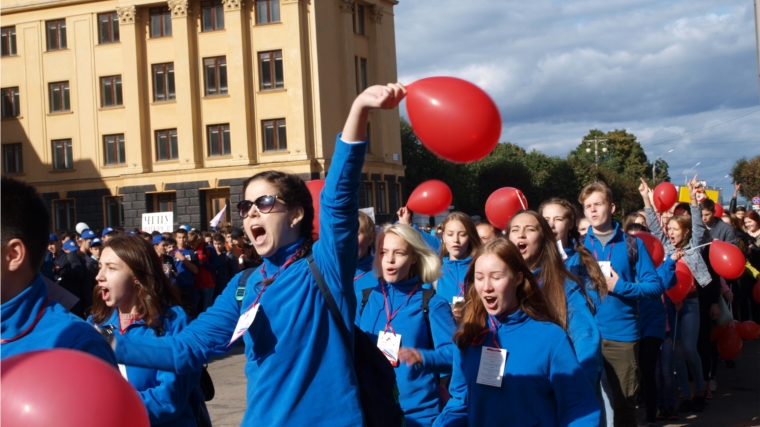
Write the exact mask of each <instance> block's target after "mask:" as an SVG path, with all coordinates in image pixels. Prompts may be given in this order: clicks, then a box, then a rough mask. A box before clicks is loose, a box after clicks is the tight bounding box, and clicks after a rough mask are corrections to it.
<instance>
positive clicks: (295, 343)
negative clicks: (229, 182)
mask: <svg viewBox="0 0 760 427" xmlns="http://www.w3.org/2000/svg"><path fill="white" fill-rule="evenodd" d="M405 93H406V89H405V88H404V87H403V86H402V85H400V84H389V85H388V86H372V87H370V88H368V89H366V90H365V91H364V92H362V93H361V94H360V95H359V96H358V97H357V98H356V100H355V101H354V103H353V105H352V107H351V111H350V113H349V115H348V119H347V120H346V124H345V127H344V128H343V133H342V134H339V135H338V138H337V139H336V142H335V151H334V154H333V158H332V162H331V165H330V171H329V174H328V175H327V179H326V183H325V186H324V189H323V190H322V193H321V196H320V239H319V240H318V241H317V242H316V243H313V242H312V231H313V225H312V221H313V218H314V206H313V204H312V199H311V195H310V193H309V190H308V188H307V187H306V184H305V183H304V182H303V181H302V180H301V179H300V178H298V176H296V175H292V174H287V173H282V172H276V171H269V172H262V173H260V174H257V175H255V176H253V177H252V178H250V179H248V180H247V181H246V182H245V184H244V195H245V201H244V202H241V203H240V204H239V206H238V207H239V209H240V214H241V215H242V216H243V217H244V218H243V226H244V230H245V232H246V234H247V235H248V236H249V237H250V239H251V241H252V242H253V245H254V247H255V248H256V251H257V252H258V254H259V255H260V256H261V257H262V258H263V260H264V264H263V265H262V267H261V268H257V269H256V270H254V272H253V274H251V275H250V276H249V278H248V280H247V282H245V288H244V289H243V290H241V292H238V283H237V282H238V280H239V277H240V275H237V276H235V277H233V278H232V280H231V282H230V284H229V285H228V286H227V288H226V289H225V290H224V291H223V292H222V294H221V295H220V296H219V297H218V298H217V299H216V301H215V302H214V305H213V306H212V307H211V308H209V309H208V310H207V311H206V312H205V313H203V314H202V315H201V316H200V317H198V319H197V320H195V321H194V322H193V323H192V324H190V326H188V327H187V328H186V329H185V330H184V331H182V333H180V334H178V335H175V336H172V337H168V338H161V339H159V338H152V339H148V338H145V339H130V338H129V337H118V338H117V340H116V342H115V350H116V353H117V359H118V360H120V361H121V362H122V363H130V364H139V365H143V366H151V367H154V368H159V369H168V370H174V371H176V372H187V371H192V370H194V369H199V368H200V367H201V366H202V365H203V364H204V363H208V360H209V359H210V358H211V357H212V356H214V355H218V354H221V353H223V352H225V351H226V350H227V349H229V348H230V344H231V343H233V342H235V341H236V340H237V339H238V338H240V337H241V336H242V338H243V340H244V342H245V355H246V365H245V374H246V377H247V379H248V390H247V393H246V401H247V405H246V411H245V414H244V416H243V421H242V424H241V425H242V426H254V425H256V426H259V425H261V426H285V425H309V426H335V425H341V426H348V425H353V426H358V425H362V423H363V414H362V408H361V405H360V400H359V389H358V383H357V379H356V374H355V372H354V370H353V369H351V366H353V356H352V352H351V350H350V348H351V347H352V346H353V343H349V344H350V346H347V345H346V343H345V342H344V341H343V338H342V336H341V332H340V329H339V328H338V326H337V324H336V323H335V321H334V320H333V318H332V316H331V315H330V312H329V310H328V308H327V305H326V304H325V300H324V297H323V296H322V294H321V292H320V290H319V288H318V286H317V283H316V281H315V279H314V277H313V276H312V274H311V271H310V266H309V265H308V263H307V258H308V255H309V253H311V254H313V258H314V262H316V265H317V266H318V267H319V269H320V270H321V272H322V274H323V276H324V278H325V281H326V282H327V285H328V286H329V288H330V289H331V291H332V294H333V296H334V297H335V299H336V302H337V304H338V306H339V308H340V311H341V314H342V317H343V321H344V322H345V324H346V326H347V327H348V329H349V332H351V331H352V328H353V323H354V322H353V320H354V319H355V316H356V297H355V294H354V289H353V279H354V272H355V268H356V261H357V254H358V247H357V244H358V241H357V238H356V236H357V233H358V229H359V221H358V212H359V200H358V195H359V187H360V185H361V170H362V166H363V165H364V157H365V151H366V146H367V144H366V137H367V136H366V129H367V118H368V115H369V112H370V111H371V110H374V109H393V108H396V106H397V105H398V103H399V102H400V101H401V100H402V99H403V97H404V96H405ZM240 274H243V273H240ZM236 296H241V297H242V299H241V300H240V301H239V300H238V299H237V298H236ZM351 336H352V335H351Z"/></svg>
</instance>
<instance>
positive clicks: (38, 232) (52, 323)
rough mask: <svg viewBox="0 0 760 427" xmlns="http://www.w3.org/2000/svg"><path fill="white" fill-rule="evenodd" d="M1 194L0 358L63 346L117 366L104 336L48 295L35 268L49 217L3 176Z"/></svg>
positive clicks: (30, 193)
mask: <svg viewBox="0 0 760 427" xmlns="http://www.w3.org/2000/svg"><path fill="white" fill-rule="evenodd" d="M1 192H2V206H3V209H2V221H1V222H0V224H1V227H2V231H1V233H2V236H1V237H0V239H2V256H3V260H2V276H1V277H0V292H2V307H1V308H0V311H1V312H2V326H1V327H0V330H1V333H2V336H0V343H1V344H0V345H2V347H0V358H2V359H5V358H7V357H11V356H15V355H17V354H20V353H25V352H29V351H35V350H46V349H51V348H68V349H73V350H80V351H84V352H86V353H90V354H92V355H93V356H96V357H99V358H101V359H103V360H104V361H105V362H106V363H108V364H110V365H113V366H114V367H116V358H115V356H114V353H113V351H112V350H111V348H110V347H109V346H108V343H107V342H106V340H105V339H104V338H103V337H102V336H100V334H99V333H98V332H97V331H96V330H95V329H94V328H93V327H91V326H89V325H88V324H87V323H85V322H84V321H83V320H81V319H79V318H77V317H75V316H74V315H73V314H71V313H69V312H68V311H67V310H66V309H65V308H63V306H61V305H60V304H58V303H57V302H55V301H52V300H51V299H50V297H49V296H48V287H47V285H46V284H45V282H44V280H43V278H42V274H40V273H39V271H40V266H42V262H43V260H44V258H45V252H46V250H47V246H48V243H49V240H50V236H49V234H48V233H49V230H48V228H47V224H50V216H49V214H48V211H47V208H46V207H45V204H44V203H43V202H42V199H40V197H39V196H38V195H37V191H36V190H35V189H34V188H33V187H31V186H29V185H26V184H24V183H21V182H19V181H16V180H13V179H10V178H5V177H4V178H3V179H2V190H1ZM11 208H12V209H11ZM19 212H23V215H20V214H19Z"/></svg>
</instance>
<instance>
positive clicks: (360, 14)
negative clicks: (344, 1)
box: [354, 4, 365, 35]
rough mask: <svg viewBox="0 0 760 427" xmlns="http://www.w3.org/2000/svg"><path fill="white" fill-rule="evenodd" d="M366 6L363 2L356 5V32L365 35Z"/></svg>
mask: <svg viewBox="0 0 760 427" xmlns="http://www.w3.org/2000/svg"><path fill="white" fill-rule="evenodd" d="M364 22H365V21H364V6H363V5H361V4H357V5H356V13H354V32H355V33H356V34H361V35H364V34H365V32H364V28H365V26H364Z"/></svg>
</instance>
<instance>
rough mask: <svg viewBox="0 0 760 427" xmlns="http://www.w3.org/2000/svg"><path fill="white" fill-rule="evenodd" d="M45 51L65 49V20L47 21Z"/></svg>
mask: <svg viewBox="0 0 760 427" xmlns="http://www.w3.org/2000/svg"><path fill="white" fill-rule="evenodd" d="M46 27H47V50H60V49H66V20H65V19H59V20H57V21H47V22H46Z"/></svg>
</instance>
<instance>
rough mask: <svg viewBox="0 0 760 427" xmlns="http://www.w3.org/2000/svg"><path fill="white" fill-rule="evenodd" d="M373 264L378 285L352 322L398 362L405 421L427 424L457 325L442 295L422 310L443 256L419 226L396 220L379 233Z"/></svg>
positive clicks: (438, 405) (437, 409) (437, 398)
mask: <svg viewBox="0 0 760 427" xmlns="http://www.w3.org/2000/svg"><path fill="white" fill-rule="evenodd" d="M374 267H375V268H374V270H375V271H374V273H375V274H374V275H375V277H376V279H375V283H376V286H375V287H374V289H373V290H372V293H371V294H370V296H369V299H368V300H367V304H366V306H365V307H364V308H363V309H361V308H360V311H361V313H360V315H359V316H358V318H357V321H356V324H357V325H358V326H359V327H360V328H361V329H362V330H363V331H364V332H366V333H367V334H368V335H369V336H370V337H371V338H372V339H373V340H376V341H378V346H379V347H380V348H381V349H382V350H383V352H384V353H385V354H386V357H388V359H389V360H391V364H393V365H394V366H395V367H396V369H395V371H396V382H397V383H398V390H399V403H400V404H401V409H403V410H404V418H405V421H406V425H408V426H430V425H432V424H433V420H434V419H435V417H436V416H438V413H439V412H440V410H441V407H442V405H441V394H440V392H439V390H438V376H439V375H440V374H451V361H452V359H453V354H452V352H453V345H452V342H451V337H452V335H454V331H455V330H456V326H455V324H454V319H453V317H452V315H451V309H450V308H449V304H448V302H447V301H446V300H445V299H444V298H443V297H441V296H440V295H438V294H433V296H432V298H431V299H430V301H429V302H428V313H427V314H425V313H423V311H422V298H423V285H425V284H430V283H432V282H433V281H434V280H436V279H438V278H439V277H440V274H441V273H440V270H441V261H440V260H439V259H438V257H437V256H436V255H435V253H434V252H433V251H432V250H431V249H430V248H429V247H428V245H427V244H426V243H425V242H424V241H423V239H422V237H420V234H419V233H418V232H417V231H415V230H414V229H413V228H412V227H409V226H407V225H403V224H395V225H386V226H385V227H383V232H382V233H381V234H380V235H379V236H378V239H377V253H376V256H375V266H374ZM378 279H379V280H378ZM378 282H379V283H378ZM381 342H382V343H383V344H382V346H381V344H380V343H381ZM385 343H387V345H386V344H385Z"/></svg>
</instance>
